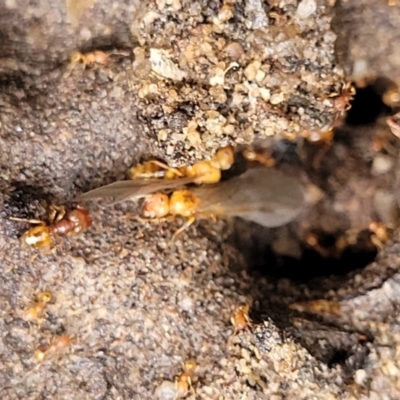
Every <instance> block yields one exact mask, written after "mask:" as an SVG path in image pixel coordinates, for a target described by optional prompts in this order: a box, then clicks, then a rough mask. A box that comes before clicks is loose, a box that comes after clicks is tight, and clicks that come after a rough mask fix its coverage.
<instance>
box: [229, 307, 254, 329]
mask: <svg viewBox="0 0 400 400" xmlns="http://www.w3.org/2000/svg"><path fill="white" fill-rule="evenodd" d="M249 311H250V307H249V306H248V305H243V306H240V307H238V308H237V309H236V311H235V313H234V314H233V316H232V317H231V323H232V325H233V327H234V331H233V334H232V336H236V335H237V334H238V332H240V331H243V330H245V329H246V328H247V327H251V326H253V321H252V320H251V318H250V316H249Z"/></svg>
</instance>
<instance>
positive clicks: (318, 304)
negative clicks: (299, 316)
mask: <svg viewBox="0 0 400 400" xmlns="http://www.w3.org/2000/svg"><path fill="white" fill-rule="evenodd" d="M289 308H290V309H291V310H295V311H298V312H301V313H311V314H319V315H325V314H330V315H333V316H336V317H338V316H340V304H339V303H338V302H336V301H330V300H325V299H319V300H308V301H299V302H296V303H292V304H290V305H289Z"/></svg>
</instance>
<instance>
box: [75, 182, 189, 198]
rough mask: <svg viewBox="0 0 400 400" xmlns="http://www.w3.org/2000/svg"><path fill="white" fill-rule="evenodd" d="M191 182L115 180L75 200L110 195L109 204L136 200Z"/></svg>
mask: <svg viewBox="0 0 400 400" xmlns="http://www.w3.org/2000/svg"><path fill="white" fill-rule="evenodd" d="M192 182H193V179H192V178H178V179H137V180H129V181H117V182H114V183H111V184H109V185H105V186H101V187H99V188H97V189H94V190H91V191H89V192H86V193H84V194H82V195H80V196H79V197H78V198H77V201H87V200H93V199H98V198H100V199H103V198H106V197H110V198H112V199H113V202H112V203H111V204H116V203H120V202H122V201H126V200H137V199H140V198H142V197H145V196H147V195H149V194H152V193H155V192H158V191H161V190H167V189H175V188H178V187H180V186H183V185H187V184H189V183H192Z"/></svg>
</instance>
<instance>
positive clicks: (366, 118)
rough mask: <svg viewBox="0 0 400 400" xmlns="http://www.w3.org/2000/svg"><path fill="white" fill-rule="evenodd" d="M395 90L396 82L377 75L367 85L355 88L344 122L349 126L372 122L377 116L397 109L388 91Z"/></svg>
mask: <svg viewBox="0 0 400 400" xmlns="http://www.w3.org/2000/svg"><path fill="white" fill-rule="evenodd" d="M392 91H396V92H397V87H396V84H395V83H394V82H393V81H391V80H390V79H387V78H385V77H379V78H377V79H375V80H374V81H373V82H371V83H370V84H369V85H367V86H365V87H362V88H357V89H356V94H355V96H354V99H353V101H352V102H351V108H350V110H349V111H348V113H347V116H346V123H347V124H348V125H351V126H359V125H368V124H373V123H374V122H375V121H376V120H377V119H378V118H379V117H383V116H388V115H391V114H394V113H395V112H397V111H398V107H399V104H398V102H393V101H391V99H390V93H391V92H392Z"/></svg>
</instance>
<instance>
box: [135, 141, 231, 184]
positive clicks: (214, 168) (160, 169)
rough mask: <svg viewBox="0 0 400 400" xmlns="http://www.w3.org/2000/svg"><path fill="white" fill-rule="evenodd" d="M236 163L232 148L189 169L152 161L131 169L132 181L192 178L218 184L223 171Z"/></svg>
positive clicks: (197, 181) (226, 148) (229, 147)
mask: <svg viewBox="0 0 400 400" xmlns="http://www.w3.org/2000/svg"><path fill="white" fill-rule="evenodd" d="M233 162H234V152H233V148H232V147H231V146H227V147H223V148H222V149H220V150H218V151H217V153H216V154H215V156H214V157H213V158H212V159H211V160H208V161H198V162H196V163H194V164H193V165H190V166H188V167H180V168H172V167H169V166H168V165H166V164H164V163H163V162H161V161H157V160H150V161H147V162H144V163H142V164H138V165H137V166H136V167H133V168H131V169H130V176H131V179H149V178H164V179H176V178H182V177H188V178H192V179H193V182H194V183H197V184H201V183H216V182H219V180H220V179H221V170H222V171H223V170H227V169H229V168H230V167H231V166H232V164H233Z"/></svg>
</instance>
